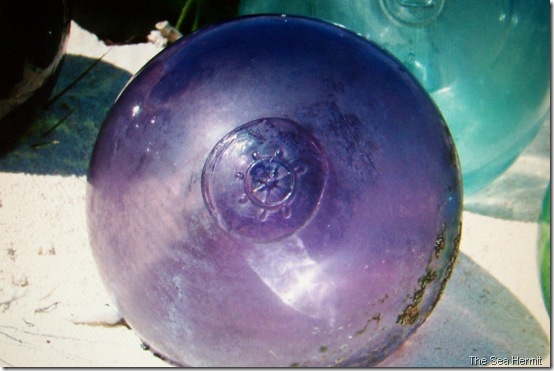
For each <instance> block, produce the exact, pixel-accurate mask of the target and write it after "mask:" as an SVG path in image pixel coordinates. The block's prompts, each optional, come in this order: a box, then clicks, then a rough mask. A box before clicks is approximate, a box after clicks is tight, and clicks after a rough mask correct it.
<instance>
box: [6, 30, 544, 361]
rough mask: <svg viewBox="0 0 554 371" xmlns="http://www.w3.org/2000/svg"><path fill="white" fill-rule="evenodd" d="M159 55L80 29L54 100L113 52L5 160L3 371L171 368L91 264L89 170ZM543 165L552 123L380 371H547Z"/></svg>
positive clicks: (473, 227) (475, 214)
mask: <svg viewBox="0 0 554 371" xmlns="http://www.w3.org/2000/svg"><path fill="white" fill-rule="evenodd" d="M160 50H161V49H160V48H158V47H156V46H154V45H152V44H142V45H130V46H112V47H107V46H105V45H104V44H103V43H102V42H99V41H98V40H97V39H96V38H95V37H94V36H93V35H91V34H89V33H88V32H86V31H84V30H82V29H81V28H80V27H79V26H78V25H77V24H75V23H73V24H72V30H71V37H70V40H69V45H68V49H67V53H68V57H67V59H66V63H65V65H64V69H63V71H62V75H61V76H60V80H59V83H58V85H59V87H57V91H59V90H60V89H62V88H63V87H64V86H66V85H67V84H68V83H69V82H71V81H72V80H73V79H74V78H75V77H76V76H78V75H79V71H82V70H83V69H84V68H86V67H87V66H89V65H90V64H91V63H93V62H94V60H96V59H98V58H100V57H101V56H102V55H104V54H105V53H106V52H107V51H108V53H107V54H105V55H104V56H103V58H102V61H101V63H100V64H99V65H98V66H97V67H95V68H94V69H92V70H91V72H90V74H89V75H87V76H86V77H85V78H83V80H81V81H80V82H79V83H78V84H77V85H75V87H74V89H72V90H71V91H70V92H68V93H67V94H66V95H64V96H63V97H62V98H61V99H60V100H59V101H57V102H56V103H55V104H53V105H52V107H51V108H50V109H49V110H48V111H46V112H45V115H44V118H43V119H42V120H43V122H42V124H40V125H42V126H40V125H39V127H38V129H36V130H35V132H34V133H33V134H32V135H31V136H29V137H28V138H26V140H25V141H24V142H23V144H22V145H21V146H20V147H19V148H18V149H17V150H16V151H14V152H13V153H11V154H10V155H9V156H7V157H6V158H4V159H0V236H2V237H1V239H0V255H1V258H0V366H23V367H27V366H74V367H76V366H104V367H111V366H156V367H163V366H168V365H169V364H168V363H166V362H165V361H163V360H162V359H160V358H158V357H156V356H155V355H154V354H153V353H152V352H150V351H148V350H145V349H143V347H142V346H141V343H142V342H141V339H140V338H139V337H138V336H137V335H136V334H135V333H134V332H133V331H132V330H130V329H129V328H127V327H126V326H124V325H123V324H122V323H121V322H120V321H119V320H120V317H119V315H118V313H117V312H116V311H115V309H114V308H113V306H112V305H111V304H110V298H109V297H108V295H107V294H106V292H105V290H104V288H103V286H102V284H101V282H100V278H99V276H98V273H97V270H96V267H95V265H94V261H93V258H92V253H91V250H90V246H89V240H88V235H87V225H86V214H85V192H86V167H87V165H88V159H89V157H90V153H91V150H92V145H93V143H94V138H95V135H96V133H97V130H98V128H99V127H100V125H101V122H102V119H103V117H104V116H105V114H106V112H107V109H108V108H109V106H110V105H111V102H113V99H114V98H115V96H116V95H117V93H118V92H119V90H120V89H121V88H122V87H123V85H124V84H125V82H126V81H127V80H128V78H129V77H130V76H131V74H133V73H135V72H136V71H138V69H140V67H141V66H142V65H143V64H144V63H145V62H146V61H148V60H149V59H150V58H151V57H152V56H154V55H155V54H156V53H157V52H159V51H160ZM67 113H69V117H68V119H67V120H66V121H65V122H64V123H63V124H62V125H60V126H59V127H58V128H57V129H56V130H55V131H54V132H52V133H49V134H48V135H46V136H45V135H44V133H45V132H46V131H47V129H48V128H49V127H51V126H52V124H53V123H55V122H56V120H58V119H59V117H62V116H64V115H65V114H67ZM37 144H40V145H37ZM549 156H550V126H549V123H548V122H546V123H545V124H544V126H543V127H542V129H541V131H540V133H539V135H538V136H537V138H536V139H535V141H534V142H533V143H532V144H531V145H530V146H529V147H528V148H527V150H526V151H525V152H524V154H523V155H522V156H520V158H519V159H518V160H517V161H516V163H515V164H514V165H513V166H512V167H511V168H510V169H509V170H508V171H507V172H506V173H505V174H504V175H503V176H502V177H500V178H499V179H497V180H496V181H495V182H493V183H492V184H491V185H490V186H488V187H487V188H486V189H484V190H482V191H480V192H479V193H478V194H476V195H473V196H471V197H469V198H467V199H466V211H464V215H463V218H464V224H463V236H462V242H461V248H460V256H459V259H458V262H457V264H456V267H455V269H454V272H453V275H452V278H451V280H450V281H449V283H448V284H447V286H446V290H445V292H444V295H443V297H442V299H441V301H440V302H439V304H438V305H437V307H436V309H435V310H434V312H433V313H432V314H431V316H430V317H429V319H428V320H427V321H426V323H425V324H424V325H423V326H422V327H421V328H420V329H419V330H418V331H417V332H416V333H415V334H414V335H413V336H412V337H411V338H410V339H409V340H408V341H407V342H406V343H405V344H404V345H402V347H401V348H400V349H399V350H398V351H396V352H395V353H394V354H393V355H392V356H390V357H389V358H388V359H386V360H385V361H383V363H382V365H383V366H471V363H470V356H475V357H479V358H481V357H484V358H487V359H490V357H491V356H495V357H499V358H504V357H506V358H510V359H511V357H512V356H516V357H541V358H542V359H543V360H544V361H543V365H544V366H549V365H550V318H549V316H548V314H547V312H546V310H545V307H544V304H543V302H542V297H541V292H540V286H539V281H538V275H539V273H538V265H537V255H536V254H537V239H538V234H537V232H538V225H537V223H536V220H537V218H538V215H539V212H540V206H541V202H542V197H543V194H544V191H545V188H546V185H547V184H548V182H549V181H550V162H549ZM521 179H525V181H521Z"/></svg>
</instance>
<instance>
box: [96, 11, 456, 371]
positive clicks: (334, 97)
mask: <svg viewBox="0 0 554 371" xmlns="http://www.w3.org/2000/svg"><path fill="white" fill-rule="evenodd" d="M88 181H89V187H88V193H87V212H88V221H89V229H90V237H91V244H92V247H93V252H94V255H95V258H96V261H97V264H98V267H99V269H100V272H101V275H102V277H103V280H104V282H105V285H106V287H107V288H108V290H109V292H110V293H111V294H112V296H113V298H114V301H115V303H116V305H117V307H118V308H119V310H120V312H121V313H122V315H123V316H124V317H125V319H126V321H127V322H128V323H129V325H130V326H131V327H132V328H133V329H134V330H135V331H136V332H137V333H138V334H139V336H140V337H141V338H142V339H143V340H144V341H145V342H146V343H147V344H148V345H149V346H150V347H151V348H152V349H154V350H156V351H157V352H159V353H161V354H162V355H164V356H165V357H167V358H168V359H170V360H171V361H173V362H175V363H178V364H181V365H186V366H328V365H338V366H354V365H372V364H375V363H377V362H378V361H380V360H382V359H383V358H384V357H386V356H387V355H388V354H390V353H391V352H392V351H394V350H395V349H397V348H398V346H399V345H400V344H401V343H402V342H403V341H404V340H406V339H407V338H408V336H410V334H412V333H413V332H414V331H415V330H416V329H417V328H418V326H420V325H421V324H422V323H423V322H424V321H425V319H426V318H427V317H428V315H429V314H430V313H431V311H432V310H433V308H434V306H435V305H436V303H437V301H438V300H439V298H440V295H441V293H442V292H443V290H444V287H445V284H446V282H447V280H448V278H449V276H450V274H451V272H452V269H453V265H454V262H455V260H456V256H457V250H458V245H459V240H460V231H461V208H462V185H461V175H460V169H459V164H458V158H457V154H456V149H455V147H454V144H453V142H452V139H451V137H450V134H449V132H448V129H447V127H446V125H445V123H444V120H443V118H442V116H441V114H440V113H439V111H438V110H437V108H436V106H435V105H434V104H433V103H432V101H431V100H430V98H429V97H428V96H427V94H426V93H425V92H424V90H422V88H421V87H420V85H419V84H418V83H417V82H416V80H415V79H414V78H413V77H412V75H411V74H410V73H408V72H407V70H406V69H405V68H404V67H403V65H401V64H400V63H399V62H398V61H396V60H395V59H394V58H393V57H391V56H390V55H388V54H387V53H385V52H383V51H382V50H381V49H380V48H379V47H377V46H375V45H374V44H372V43H370V42H368V41H367V40H365V39H363V38H361V37H358V36H356V35H355V34H354V33H351V32H349V31H347V30H345V29H341V28H339V27H335V26H332V25H330V24H327V23H324V22H321V21H314V20H309V19H304V18H296V17H280V16H257V17H246V18H240V19H237V20H233V21H230V22H227V23H223V24H219V25H216V26H211V27H208V28H205V29H203V30H201V31H199V32H197V33H195V34H193V35H191V36H189V37H186V38H183V39H181V40H179V41H178V42H177V43H176V44H174V45H172V46H171V47H169V48H167V49H166V50H164V51H163V52H161V53H160V54H159V55H158V56H157V57H155V58H154V59H153V60H152V61H150V62H149V63H148V64H147V65H146V66H145V67H144V68H143V69H142V70H141V71H140V72H139V73H138V74H137V75H136V76H135V77H134V78H133V79H132V80H131V82H130V83H129V84H128V85H127V86H126V88H125V89H124V90H123V91H122V93H121V94H120V96H119V97H118V99H117V101H116V103H115V105H114V107H113V109H112V110H111V112H110V113H109V115H108V117H107V118H106V121H105V123H104V125H103V127H102V129H101V132H100V134H99V137H98V140H97V143H96V146H95V149H94V153H93V156H92V161H91V166H90V169H89V173H88Z"/></svg>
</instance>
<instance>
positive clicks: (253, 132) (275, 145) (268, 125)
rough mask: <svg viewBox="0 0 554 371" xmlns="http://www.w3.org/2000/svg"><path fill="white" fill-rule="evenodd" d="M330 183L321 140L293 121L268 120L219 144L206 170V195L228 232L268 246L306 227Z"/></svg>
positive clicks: (244, 128)
mask: <svg viewBox="0 0 554 371" xmlns="http://www.w3.org/2000/svg"><path fill="white" fill-rule="evenodd" d="M326 179H327V159H326V158H325V155H324V153H323V152H322V151H321V148H320V145H319V144H318V142H317V140H316V139H315V138H314V137H313V136H312V135H311V134H310V133H308V132H307V131H306V130H305V129H303V128H302V127H300V126H299V125H297V124H295V123H294V122H292V121H289V120H285V119H281V118H265V119H260V120H256V121H253V122H250V123H247V124H245V125H243V126H240V127H238V128H237V129H235V130H233V131H232V132H230V133H229V134H227V135H226V136H225V137H224V138H223V139H221V140H220V141H219V143H218V144H217V145H216V146H215V147H214V149H213V150H212V152H211V153H210V156H209V158H208V160H207V161H206V165H205V166H204V170H203V173H202V191H203V195H204V200H205V201H206V205H208V209H209V210H210V213H211V214H212V215H213V216H214V217H215V218H216V219H217V220H218V222H219V224H220V226H221V227H222V228H223V229H225V230H227V231H229V232H231V233H233V234H235V235H239V236H243V237H248V238H251V239H254V240H256V241H258V242H263V241H271V240H274V239H277V238H280V237H284V236H287V235H290V234H292V233H294V232H295V231H296V230H298V229H300V228H301V227H302V226H303V225H304V224H305V223H306V222H307V221H308V220H309V219H310V217H311V215H313V213H314V212H315V211H316V209H317V206H318V204H319V200H320V199H321V196H322V195H323V191H324V188H325V183H326ZM283 226H285V227H283Z"/></svg>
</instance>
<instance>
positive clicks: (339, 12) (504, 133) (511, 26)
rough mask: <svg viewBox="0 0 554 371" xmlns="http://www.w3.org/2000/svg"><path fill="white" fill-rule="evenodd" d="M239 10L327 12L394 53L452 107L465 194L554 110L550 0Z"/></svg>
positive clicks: (285, 4)
mask: <svg viewBox="0 0 554 371" xmlns="http://www.w3.org/2000/svg"><path fill="white" fill-rule="evenodd" d="M239 12H240V14H242V15H246V14H255V13H284V14H291V15H304V16H310V17H315V18H320V19H323V20H326V21H329V22H332V23H336V24H339V25H342V26H344V27H346V28H348V29H351V30H353V31H355V32H357V33H358V34H361V35H362V36H364V37H366V38H368V39H370V40H373V41H375V42H377V43H378V44H379V45H381V46H382V47H383V48H385V49H387V50H388V51H389V52H391V53H392V54H393V55H395V56H396V57H397V58H398V59H399V60H400V61H401V62H402V63H403V64H404V65H405V66H406V67H407V68H408V69H409V70H410V71H411V72H412V74H414V75H415V76H416V77H417V78H418V80H419V81H420V83H421V84H422V85H423V87H424V88H425V89H426V90H427V92H428V93H429V94H430V95H431V97H432V98H433V99H434V101H435V103H436V104H437V105H438V107H439V108H440V110H441V112H442V114H443V116H444V117H445V119H446V121H447V123H448V125H449V128H450V131H451V133H452V136H453V138H454V141H455V143H456V147H457V148H458V153H459V155H460V161H461V166H462V173H463V179H464V194H465V195H466V196H470V195H471V194H472V193H475V192H476V191H477V190H479V189H481V188H483V187H484V186H486V185H487V184H489V183H490V182H491V181H493V180H494V179H495V178H496V177H498V176H499V175H500V174H502V172H504V170H506V169H507V168H508V167H509V165H510V164H512V162H513V161H514V160H515V159H516V158H517V156H518V155H519V154H520V153H521V151H522V150H523V149H524V148H525V147H526V146H527V145H528V144H529V143H530V142H531V140H532V139H533V138H534V137H535V135H536V134H537V132H538V130H539V128H540V126H541V124H543V123H544V121H545V120H548V117H549V112H550V4H549V2H548V0H534V1H528V0H488V1H482V0H348V1H336V0H292V1H291V0H262V1H260V0H242V1H241V4H240V7H239Z"/></svg>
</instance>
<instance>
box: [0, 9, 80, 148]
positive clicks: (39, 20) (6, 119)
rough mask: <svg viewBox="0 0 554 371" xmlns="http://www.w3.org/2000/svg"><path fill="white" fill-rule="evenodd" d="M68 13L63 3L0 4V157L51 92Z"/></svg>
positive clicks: (64, 45)
mask: <svg viewBox="0 0 554 371" xmlns="http://www.w3.org/2000/svg"><path fill="white" fill-rule="evenodd" d="M69 13H70V7H69V1H66V0H2V1H0V54H1V55H2V58H0V155H3V154H6V153H7V152H8V151H9V150H11V149H13V148H14V146H15V145H16V144H17V142H18V141H19V140H20V139H21V137H22V136H23V135H24V134H25V133H26V131H27V130H28V129H29V127H30V126H31V124H32V122H33V120H34V119H36V118H37V116H38V115H39V113H40V110H41V109H42V108H43V106H44V105H45V104H46V102H47V100H48V98H49V96H50V93H51V92H52V90H53V89H54V85H55V83H56V81H57V78H58V75H59V73H60V69H61V66H62V62H63V57H64V54H65V47H66V44H67V39H68V36H69V28H70V21H71V20H70V14H69Z"/></svg>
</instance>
